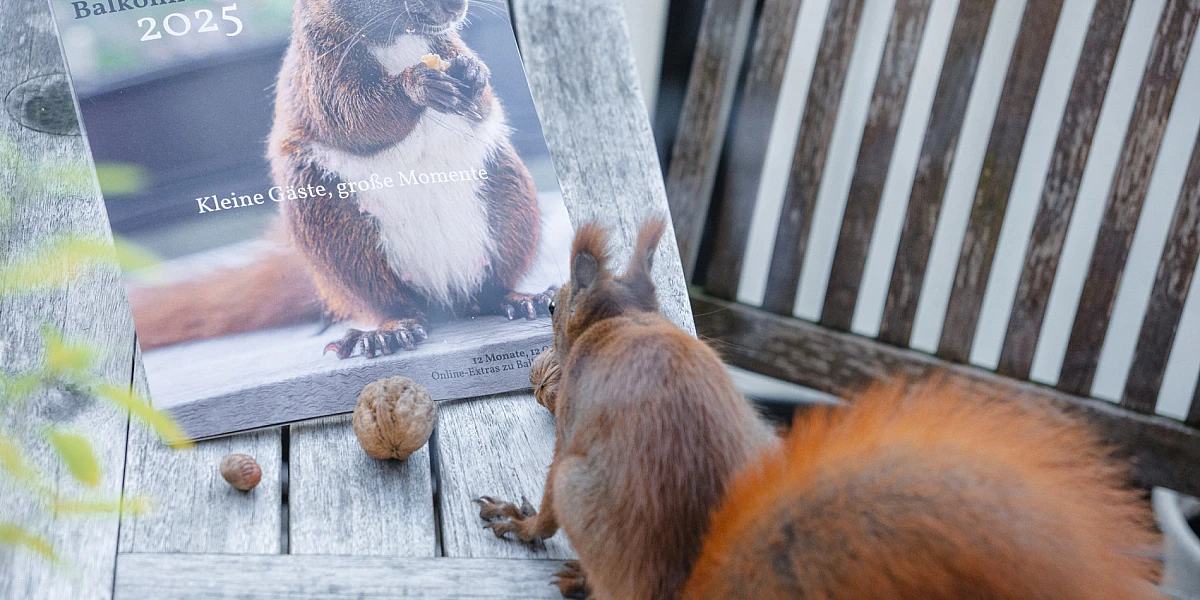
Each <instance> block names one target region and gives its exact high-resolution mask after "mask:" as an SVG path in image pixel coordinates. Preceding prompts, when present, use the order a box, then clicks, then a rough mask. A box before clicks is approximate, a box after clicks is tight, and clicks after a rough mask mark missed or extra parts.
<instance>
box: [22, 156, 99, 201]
mask: <svg viewBox="0 0 1200 600" xmlns="http://www.w3.org/2000/svg"><path fill="white" fill-rule="evenodd" d="M30 183H32V184H33V185H34V186H35V187H36V188H37V189H38V190H39V191H40V192H42V193H50V194H54V195H61V196H83V195H88V194H91V193H92V191H93V188H92V168H91V165H89V164H88V163H87V162H85V161H82V160H42V161H41V162H39V163H38V165H37V168H36V169H35V170H34V172H33V174H32V181H31V182H30Z"/></svg>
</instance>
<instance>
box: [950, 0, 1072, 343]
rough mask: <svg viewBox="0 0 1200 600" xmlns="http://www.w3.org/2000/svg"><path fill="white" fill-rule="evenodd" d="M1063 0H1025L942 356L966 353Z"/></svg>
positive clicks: (965, 243) (957, 278) (953, 290)
mask: <svg viewBox="0 0 1200 600" xmlns="http://www.w3.org/2000/svg"><path fill="white" fill-rule="evenodd" d="M1062 5H1063V3H1062V0H1038V1H1037V2H1030V3H1028V4H1026V5H1025V16H1024V17H1023V20H1022V21H1021V31H1020V33H1018V34H1017V42H1016V47H1015V48H1014V49H1013V55H1012V60H1011V61H1010V63H1009V67H1008V75H1007V77H1006V79H1005V82H1004V91H1003V92H1001V94H1000V104H999V107H998V108H997V111H996V118H995V121H993V123H992V133H991V137H990V139H989V140H988V147H987V152H986V153H985V154H984V159H983V169H982V171H981V172H980V174H979V183H978V187H977V188H976V189H977V191H976V193H975V203H974V205H972V207H971V217H970V220H969V223H968V225H967V232H966V235H965V236H964V238H963V246H962V252H961V253H960V254H959V262H958V269H957V270H956V271H955V274H954V285H953V287H952V288H951V291H950V302H949V305H948V306H947V309H946V320H945V322H944V324H943V327H942V337H941V341H940V343H939V344H938V350H937V354H938V356H940V357H942V358H944V359H946V360H950V361H954V362H960V363H965V362H967V361H968V360H969V359H970V357H971V344H972V343H973V342H974V341H975V327H976V325H978V323H979V310H980V308H981V307H982V306H983V296H984V293H985V292H986V291H987V281H988V277H989V276H990V274H991V270H992V260H993V259H994V258H995V256H996V245H997V244H998V243H999V241H1000V228H1001V226H1002V225H1003V224H1004V214H1005V212H1006V209H1007V208H1008V196H1009V194H1010V193H1011V192H1012V186H1013V180H1014V179H1016V177H1017V166H1018V165H1019V164H1020V161H1021V151H1022V150H1023V149H1024V145H1025V134H1026V133H1027V132H1028V131H1029V118H1030V116H1032V114H1033V105H1034V102H1036V101H1037V96H1038V89H1039V88H1040V87H1041V84H1042V75H1043V73H1044V71H1045V70H1046V60H1047V58H1049V56H1050V44H1051V43H1052V42H1053V41H1054V32H1055V30H1056V29H1057V26H1058V17H1059V14H1060V13H1061V12H1062Z"/></svg>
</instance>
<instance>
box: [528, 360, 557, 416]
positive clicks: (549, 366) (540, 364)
mask: <svg viewBox="0 0 1200 600" xmlns="http://www.w3.org/2000/svg"><path fill="white" fill-rule="evenodd" d="M561 378H562V369H561V368H560V367H559V364H558V357H557V356H555V354H554V348H547V349H546V350H545V351H544V352H542V353H541V354H539V355H537V357H536V358H534V359H533V366H532V367H530V368H529V383H531V384H533V397H534V398H537V401H538V404H541V405H542V406H545V407H546V408H547V409H549V410H550V412H554V406H555V402H556V401H557V400H558V381H559V379H561Z"/></svg>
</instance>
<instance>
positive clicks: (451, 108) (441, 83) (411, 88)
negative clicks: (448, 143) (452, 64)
mask: <svg viewBox="0 0 1200 600" xmlns="http://www.w3.org/2000/svg"><path fill="white" fill-rule="evenodd" d="M400 77H401V78H402V79H401V83H402V85H403V86H404V92H405V93H406V94H408V97H409V98H412V99H413V101H414V102H416V103H417V104H420V105H422V106H426V107H429V108H432V109H433V110H436V111H438V112H442V113H447V114H459V113H462V112H463V111H464V110H467V108H466V106H465V104H466V102H467V98H466V97H464V96H463V92H462V90H461V89H459V82H458V81H457V80H456V79H454V77H452V76H450V75H449V74H447V73H446V72H444V71H439V70H437V69H434V68H431V67H428V66H426V65H425V64H418V65H415V66H413V67H410V68H409V69H407V70H406V71H405V72H404V73H403V74H401V75H400Z"/></svg>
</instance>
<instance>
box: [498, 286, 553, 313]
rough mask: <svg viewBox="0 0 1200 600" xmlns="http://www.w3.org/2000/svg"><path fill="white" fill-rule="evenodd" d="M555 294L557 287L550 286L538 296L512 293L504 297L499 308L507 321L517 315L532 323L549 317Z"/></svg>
mask: <svg viewBox="0 0 1200 600" xmlns="http://www.w3.org/2000/svg"><path fill="white" fill-rule="evenodd" d="M557 293H558V287H557V286H551V287H549V288H547V289H546V291H544V292H542V293H540V294H522V293H519V292H513V293H511V294H509V295H508V296H505V298H504V302H502V303H501V304H500V308H501V310H502V311H503V312H504V315H505V316H507V317H508V320H509V321H512V320H514V319H516V318H517V315H521V316H522V317H525V319H526V320H529V321H533V320H535V319H537V318H538V317H548V316H550V304H551V303H553V301H554V296H555V294H557Z"/></svg>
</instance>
